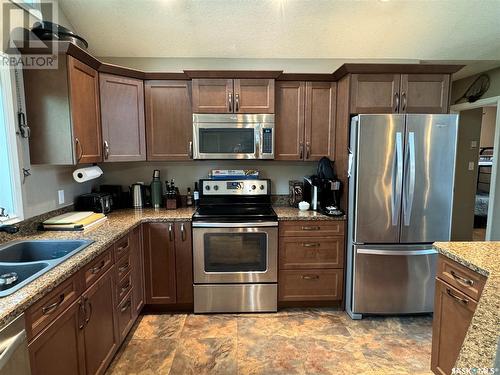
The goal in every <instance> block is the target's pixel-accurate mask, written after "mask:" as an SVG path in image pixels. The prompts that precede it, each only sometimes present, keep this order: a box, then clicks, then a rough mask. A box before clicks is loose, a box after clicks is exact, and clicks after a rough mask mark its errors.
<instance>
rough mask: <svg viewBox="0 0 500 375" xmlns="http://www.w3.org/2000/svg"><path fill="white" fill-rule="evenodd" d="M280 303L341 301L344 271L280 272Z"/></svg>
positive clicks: (305, 270)
mask: <svg viewBox="0 0 500 375" xmlns="http://www.w3.org/2000/svg"><path fill="white" fill-rule="evenodd" d="M279 275H280V276H279V286H278V290H279V292H278V300H279V301H284V302H286V301H340V300H342V290H343V275H344V273H343V270H342V269H310V270H308V269H304V270H280V274H279Z"/></svg>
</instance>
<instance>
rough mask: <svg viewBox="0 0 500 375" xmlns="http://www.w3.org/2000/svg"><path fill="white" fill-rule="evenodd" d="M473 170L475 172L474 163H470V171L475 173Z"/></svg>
mask: <svg viewBox="0 0 500 375" xmlns="http://www.w3.org/2000/svg"><path fill="white" fill-rule="evenodd" d="M473 170H474V162H473V161H470V162H469V171H473Z"/></svg>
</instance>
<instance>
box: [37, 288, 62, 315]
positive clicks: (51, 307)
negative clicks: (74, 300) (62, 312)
mask: <svg viewBox="0 0 500 375" xmlns="http://www.w3.org/2000/svg"><path fill="white" fill-rule="evenodd" d="M63 302H64V293H61V295H60V296H59V300H58V301H56V302H54V303H51V304H50V305H48V306H45V307H42V313H43V315H48V314H50V313H51V312H52V311H54V310H55V309H57V308H58V307H59V306H60V305H61V303H63Z"/></svg>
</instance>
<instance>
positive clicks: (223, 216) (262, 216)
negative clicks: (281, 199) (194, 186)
mask: <svg viewBox="0 0 500 375" xmlns="http://www.w3.org/2000/svg"><path fill="white" fill-rule="evenodd" d="M277 219H278V216H277V215H276V212H274V210H273V209H272V207H270V206H268V205H248V206H245V205H213V206H212V205H211V206H201V207H198V209H197V210H196V212H195V213H194V214H193V220H207V221H252V220H277Z"/></svg>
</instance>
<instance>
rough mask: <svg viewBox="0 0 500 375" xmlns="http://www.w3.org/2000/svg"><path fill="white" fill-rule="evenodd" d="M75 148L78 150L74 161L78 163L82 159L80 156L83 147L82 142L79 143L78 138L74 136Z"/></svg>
mask: <svg viewBox="0 0 500 375" xmlns="http://www.w3.org/2000/svg"><path fill="white" fill-rule="evenodd" d="M75 148H76V149H77V151H78V149H79V150H80V152H78V153H77V154H76V155H77V156H76V163H77V164H78V163H79V162H80V160H82V156H83V147H82V144H81V143H80V140H79V139H78V138H75Z"/></svg>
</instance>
